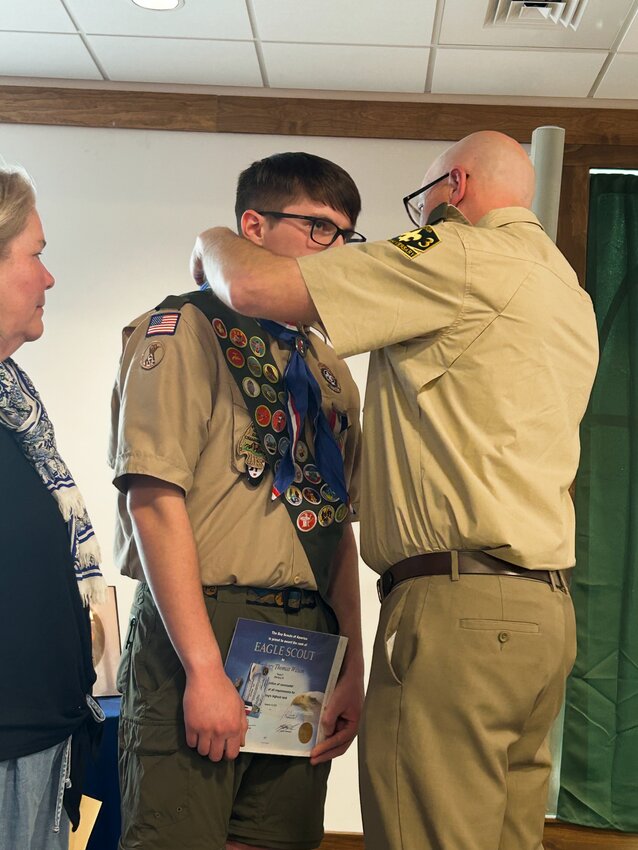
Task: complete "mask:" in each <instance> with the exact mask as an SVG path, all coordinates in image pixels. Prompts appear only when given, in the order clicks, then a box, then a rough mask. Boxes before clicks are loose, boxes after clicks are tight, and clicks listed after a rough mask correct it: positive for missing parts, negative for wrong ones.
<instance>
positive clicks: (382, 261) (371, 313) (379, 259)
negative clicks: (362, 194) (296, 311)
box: [298, 222, 468, 357]
mask: <svg viewBox="0 0 638 850" xmlns="http://www.w3.org/2000/svg"><path fill="white" fill-rule="evenodd" d="M298 263H299V267H300V269H301V273H302V275H303V278H304V280H305V282H306V286H307V287H308V291H309V292H310V295H311V297H312V300H313V301H314V303H315V306H316V308H317V311H318V312H319V316H320V318H321V321H322V323H323V324H324V326H325V328H326V330H327V332H328V334H329V336H330V339H331V340H332V343H333V344H334V347H335V350H336V351H337V352H338V354H339V355H340V356H341V357H348V356H350V355H352V354H358V353H361V352H363V351H374V350H376V349H378V348H383V347H384V346H387V345H392V344H394V343H398V342H404V341H406V340H408V339H416V338H419V337H422V336H426V335H428V334H433V333H437V332H439V331H442V330H444V329H446V328H448V327H450V326H451V325H452V324H453V323H454V321H455V319H456V318H457V317H458V316H459V314H460V312H461V310H462V308H463V302H464V298H465V294H466V289H467V285H468V269H467V267H466V256H465V248H464V246H463V243H462V241H461V238H460V236H459V233H458V229H457V227H456V226H455V225H453V224H451V223H449V222H443V223H441V224H437V225H436V227H423V228H421V229H420V230H415V231H411V232H409V233H404V234H401V235H400V236H397V237H395V238H394V239H392V240H388V241H385V242H373V243H369V244H365V245H356V246H355V245H346V246H344V247H343V248H335V249H333V250H331V251H324V252H321V253H320V254H315V255H313V256H309V257H301V258H300V259H299V260H298Z"/></svg>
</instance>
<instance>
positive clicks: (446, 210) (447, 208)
mask: <svg viewBox="0 0 638 850" xmlns="http://www.w3.org/2000/svg"><path fill="white" fill-rule="evenodd" d="M439 221H456V222H458V223H459V224H468V225H469V224H470V222H469V221H468V220H467V219H466V218H465V216H464V215H463V213H462V212H461V211H460V210H459V209H458V208H457V207H455V206H453V205H452V204H446V203H442V204H439V205H438V207H434V209H433V210H432V212H431V213H430V215H429V216H428V220H427V222H426V223H427V224H436V223H437V222H439ZM470 226H471V225H470Z"/></svg>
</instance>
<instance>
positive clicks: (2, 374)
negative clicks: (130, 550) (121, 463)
mask: <svg viewBox="0 0 638 850" xmlns="http://www.w3.org/2000/svg"><path fill="white" fill-rule="evenodd" d="M0 424H1V425H4V426H5V427H6V428H8V429H9V430H10V431H12V432H13V435H14V437H15V440H16V442H17V444H18V446H19V447H20V449H21V451H22V454H23V455H24V456H25V457H26V459H27V460H28V461H29V463H30V464H31V466H32V467H33V468H34V469H35V471H36V472H37V474H38V476H39V477H40V480H41V481H42V483H43V484H44V486H45V487H46V488H47V490H48V491H49V493H51V495H52V496H53V498H54V499H55V501H56V502H57V504H58V508H59V510H60V513H61V514H62V516H63V517H64V520H65V522H66V524H67V530H68V533H69V540H70V544H71V555H72V557H73V568H74V570H75V578H76V580H77V583H78V589H79V591H80V596H81V597H82V601H83V603H84V605H88V604H89V603H90V602H98V603H99V602H104V601H105V599H106V584H105V582H104V579H103V578H102V573H101V572H100V566H99V563H100V549H99V546H98V542H97V539H96V537H95V533H94V531H93V526H92V525H91V520H90V519H89V515H88V513H87V511H86V507H85V505H84V500H83V499H82V496H81V495H80V491H79V490H78V488H77V487H76V486H75V482H74V480H73V478H72V476H71V473H70V472H69V470H68V468H67V466H66V464H65V463H64V461H63V460H62V458H61V457H60V455H59V454H58V450H57V447H56V444H55V435H54V432H53V425H52V424H51V420H50V419H49V417H48V416H47V412H46V410H45V409H44V405H43V404H42V401H41V400H40V396H39V395H38V393H37V390H36V389H35V387H34V386H33V384H32V383H31V381H30V380H29V378H28V377H27V375H26V374H25V373H24V372H23V371H22V369H21V368H20V367H19V366H18V364H17V363H15V362H14V361H13V360H12V359H11V358H10V357H8V358H7V359H6V360H4V361H2V362H0Z"/></svg>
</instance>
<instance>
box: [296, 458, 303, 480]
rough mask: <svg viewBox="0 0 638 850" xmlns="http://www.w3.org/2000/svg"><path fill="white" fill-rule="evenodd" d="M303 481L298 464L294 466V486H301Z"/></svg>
mask: <svg viewBox="0 0 638 850" xmlns="http://www.w3.org/2000/svg"><path fill="white" fill-rule="evenodd" d="M302 481H303V472H302V471H301V467H300V466H299V464H298V463H296V464H295V484H301V482H302Z"/></svg>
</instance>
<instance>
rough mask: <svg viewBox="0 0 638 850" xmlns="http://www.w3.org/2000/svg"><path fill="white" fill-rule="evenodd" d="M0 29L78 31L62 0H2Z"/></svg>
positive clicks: (0, 1)
mask: <svg viewBox="0 0 638 850" xmlns="http://www.w3.org/2000/svg"><path fill="white" fill-rule="evenodd" d="M0 30H27V31H29V30H31V31H33V32H73V33H74V32H75V31H76V30H75V27H74V26H73V22H72V20H71V18H69V16H68V15H67V13H66V10H65V8H64V6H63V5H62V3H60V0H20V2H19V3H17V2H14V3H10V2H9V0H0Z"/></svg>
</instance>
